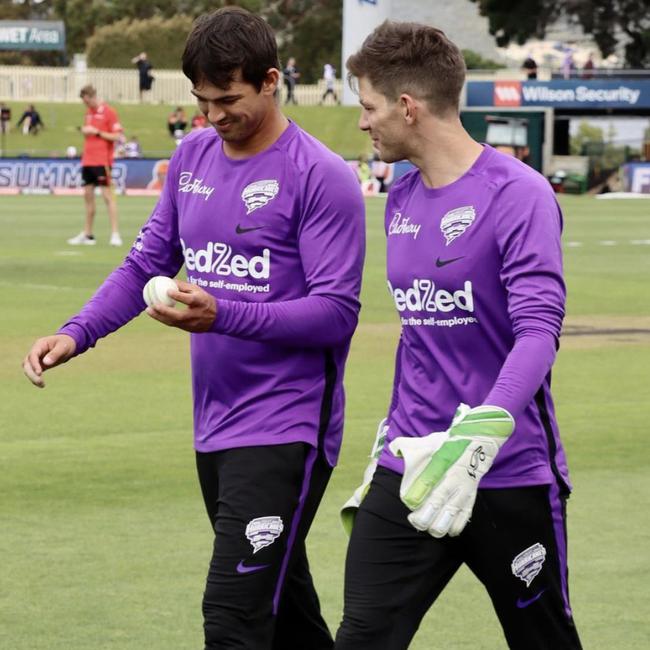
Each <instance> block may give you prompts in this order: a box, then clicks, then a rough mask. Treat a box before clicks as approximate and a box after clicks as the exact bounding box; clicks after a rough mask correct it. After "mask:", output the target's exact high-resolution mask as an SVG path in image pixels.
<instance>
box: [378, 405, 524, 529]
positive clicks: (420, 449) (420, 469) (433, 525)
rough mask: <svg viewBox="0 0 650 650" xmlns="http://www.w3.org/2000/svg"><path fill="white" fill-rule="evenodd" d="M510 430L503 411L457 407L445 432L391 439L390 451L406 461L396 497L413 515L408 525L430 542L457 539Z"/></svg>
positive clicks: (508, 417) (507, 415)
mask: <svg viewBox="0 0 650 650" xmlns="http://www.w3.org/2000/svg"><path fill="white" fill-rule="evenodd" d="M514 427H515V421H514V419H513V417H512V415H510V413H508V411H506V410H505V409H502V408H500V407H497V406H477V407H475V408H470V407H469V406H467V404H461V405H460V406H459V407H458V409H457V410H456V415H455V416H454V419H453V421H452V423H451V426H450V427H449V429H448V430H447V431H441V432H435V433H430V434H429V435H428V436H424V437H423V438H409V437H399V438H395V440H393V441H392V442H391V443H390V450H391V452H392V453H393V454H394V455H395V456H401V457H402V458H404V476H403V477H402V483H401V486H400V498H401V499H402V502H403V503H404V504H405V505H406V506H407V507H408V508H409V509H410V510H412V512H411V514H410V515H409V516H408V520H409V522H410V523H411V524H412V525H413V526H414V527H415V528H417V529H418V530H422V531H428V532H429V534H430V535H433V537H444V536H445V535H447V534H449V535H450V536H451V537H455V536H456V535H460V533H461V532H462V530H463V528H465V526H466V524H467V522H468V521H469V518H470V516H471V514H472V509H473V507H474V501H475V500H476V491H477V489H478V485H479V481H480V480H481V478H482V477H483V475H484V474H485V473H486V472H487V471H488V470H489V469H490V467H491V466H492V463H493V461H494V458H495V457H496V455H497V453H498V452H499V449H500V448H501V446H502V445H503V443H504V442H505V441H506V440H507V439H508V436H510V434H511V433H512V431H513V429H514Z"/></svg>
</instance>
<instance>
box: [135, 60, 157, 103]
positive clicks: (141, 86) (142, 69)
mask: <svg viewBox="0 0 650 650" xmlns="http://www.w3.org/2000/svg"><path fill="white" fill-rule="evenodd" d="M131 63H134V64H135V66H136V68H137V69H138V97H139V98H140V101H142V100H143V98H144V93H147V92H149V91H150V90H151V86H153V82H154V76H153V75H152V74H151V71H152V70H153V66H152V65H151V61H149V57H148V56H147V53H146V52H140V54H138V55H137V56H134V57H133V58H132V59H131Z"/></svg>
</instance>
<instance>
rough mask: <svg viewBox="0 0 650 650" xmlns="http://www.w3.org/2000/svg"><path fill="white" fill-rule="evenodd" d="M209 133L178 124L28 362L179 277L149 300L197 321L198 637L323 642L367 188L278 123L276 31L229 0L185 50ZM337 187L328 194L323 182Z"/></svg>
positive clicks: (56, 358)
mask: <svg viewBox="0 0 650 650" xmlns="http://www.w3.org/2000/svg"><path fill="white" fill-rule="evenodd" d="M183 71H184V72H185V74H186V75H187V76H188V77H189V78H190V80H191V82H192V85H193V88H192V93H193V95H194V96H195V97H196V99H197V102H198V106H199V109H200V110H201V111H202V113H203V114H204V115H205V116H206V118H207V120H208V122H209V123H210V125H211V126H212V127H213V128H206V129H202V130H198V131H195V132H192V133H190V134H189V135H187V136H186V137H185V138H184V139H183V140H182V142H181V144H180V145H179V147H178V148H177V150H176V152H175V153H174V155H173V156H172V159H171V160H170V162H169V169H168V172H167V178H166V182H165V185H164V189H163V192H162V196H161V198H160V201H159V202H158V204H157V206H156V207H155V209H154V211H153V213H152V215H151V217H150V219H149V221H148V222H147V223H146V224H145V225H144V227H143V228H142V231H141V233H140V235H139V237H138V239H137V241H136V243H135V244H134V247H133V249H132V250H131V252H130V253H129V255H128V257H127V259H126V260H125V262H124V263H123V264H122V266H120V267H119V268H118V269H116V270H115V271H114V272H113V274H112V275H111V276H109V278H108V279H107V280H106V282H105V283H104V284H103V285H102V286H101V287H100V289H99V291H98V292H97V293H96V294H95V297H94V298H93V299H92V300H91V301H90V302H89V303H88V304H87V305H86V306H85V307H84V308H83V309H82V311H81V313H80V314H79V315H77V316H75V317H74V318H72V319H71V320H70V321H69V322H68V323H67V324H66V325H65V326H64V327H63V328H62V329H61V330H60V331H59V333H58V334H57V335H55V336H50V337H46V338H44V339H39V341H37V342H36V343H35V345H34V346H33V348H32V350H31V351H30V353H29V354H28V356H27V357H26V359H25V361H24V370H25V373H26V374H27V376H28V377H29V378H30V379H31V381H32V382H33V383H34V384H36V385H37V386H42V385H43V379H42V373H43V371H44V370H46V369H48V368H51V367H53V366H55V365H58V364H59V363H62V362H64V361H66V360H68V359H70V358H71V357H72V356H73V355H76V354H80V353H81V352H84V351H85V350H86V349H88V347H89V346H92V345H94V344H95V343H96V341H97V340H98V338H100V337H101V336H104V335H106V334H108V333H109V332H111V331H113V330H115V329H117V328H119V327H121V326H122V325H123V324H125V323H126V322H127V321H128V320H130V319H131V318H133V317H135V316H136V315H137V314H139V313H140V312H141V311H142V310H143V308H144V306H145V304H144V301H143V298H142V289H143V287H144V285H145V283H146V282H147V281H148V280H149V279H150V278H151V277H154V276H157V275H165V276H171V277H173V276H174V275H176V273H177V272H178V271H179V270H180V268H181V266H182V265H183V264H185V267H186V269H187V273H188V276H189V277H188V280H189V281H188V282H182V281H178V283H177V284H178V287H179V288H178V290H177V291H176V290H173V291H169V296H170V297H172V298H173V299H174V300H176V301H178V302H180V303H183V305H184V306H185V309H182V310H178V309H174V308H171V307H167V306H165V305H162V304H156V305H154V306H153V307H149V308H148V309H147V313H148V314H149V315H150V316H152V317H153V318H155V319H156V320H158V321H160V322H161V323H164V324H166V325H169V326H172V327H178V328H180V329H183V330H186V331H189V332H191V356H192V383H193V393H194V444H195V449H196V463H197V468H198V475H199V482H200V485H201V491H202V493H203V497H204V501H205V506H206V509H207V512H208V516H209V518H210V524H211V527H212V529H213V532H214V534H215V537H214V548H213V555H212V560H211V563H210V569H209V573H208V578H207V585H206V588H205V593H204V599H203V614H204V629H205V647H206V648H219V649H220V650H225V649H234V648H241V649H245V650H269V649H271V648H273V649H274V650H304V649H306V648H309V649H310V650H325V649H329V648H332V646H333V641H332V637H331V635H330V633H329V631H328V629H327V625H326V624H325V622H324V620H323V618H322V616H321V614H320V605H319V601H318V597H317V595H316V591H315V589H314V585H313V582H312V578H311V575H310V571H309V564H308V562H307V555H306V550H305V538H306V535H307V533H308V531H309V528H310V525H311V522H312V520H313V517H314V515H315V513H316V510H317V507H318V505H319V503H320V500H321V498H322V495H323V492H324V490H325V487H326V485H327V483H328V480H329V477H330V474H331V471H332V467H333V466H334V464H335V463H336V460H337V457H338V453H339V448H340V444H341V435H342V428H343V405H344V393H343V371H344V365H345V360H346V357H347V354H348V349H349V343H350V338H351V336H352V333H353V332H354V329H355V327H356V324H357V319H358V311H359V291H360V286H361V271H362V267H363V257H364V220H363V212H364V207H363V200H362V197H361V193H360V191H359V187H358V184H357V182H356V179H355V178H354V175H353V173H352V172H351V170H350V169H349V168H348V166H347V164H346V163H345V162H344V161H343V160H342V159H341V158H340V157H339V156H336V155H335V154H333V153H332V152H331V151H329V150H328V149H326V148H325V147H324V146H323V145H322V144H320V143H319V142H318V141H316V140H315V139H314V138H312V137H311V136H309V135H308V134H307V133H305V132H304V131H302V130H301V129H300V128H299V127H298V126H297V125H296V124H294V123H292V122H289V121H288V120H287V118H286V117H285V116H284V115H283V114H282V112H281V111H280V108H279V101H278V94H279V93H278V90H279V87H280V84H281V83H282V73H281V72H280V69H279V63H278V54H277V46H276V43H275V37H274V35H273V32H272V30H271V28H270V27H269V26H268V25H267V23H266V22H264V20H262V19H261V18H260V17H258V16H255V15H252V14H250V13H248V12H246V11H244V10H243V9H239V8H236V7H227V8H224V9H221V10H219V11H217V12H215V13H213V14H210V15H208V16H203V17H201V18H199V19H198V20H197V22H196V23H195V25H194V27H193V29H192V32H191V33H190V35H189V37H188V40H187V44H186V47H185V51H184V53H183ZM333 188H335V191H332V190H333Z"/></svg>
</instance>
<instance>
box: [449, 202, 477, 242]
mask: <svg viewBox="0 0 650 650" xmlns="http://www.w3.org/2000/svg"><path fill="white" fill-rule="evenodd" d="M475 218H476V210H474V206H472V205H464V206H463V207H462V208H454V209H453V210H450V211H449V212H447V214H446V215H445V216H444V217H443V218H442V219H441V220H440V230H441V231H442V234H443V235H444V236H445V240H446V241H447V244H446V245H447V246H449V244H451V242H453V241H454V239H456V238H457V237H460V236H461V235H462V234H463V233H464V232H465V231H466V230H467V229H468V228H469V227H470V226H471V225H472V224H473V223H474V219H475Z"/></svg>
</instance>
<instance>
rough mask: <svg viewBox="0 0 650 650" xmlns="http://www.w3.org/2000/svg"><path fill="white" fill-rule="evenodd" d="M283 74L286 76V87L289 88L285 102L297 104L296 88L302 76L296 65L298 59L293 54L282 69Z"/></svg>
mask: <svg viewBox="0 0 650 650" xmlns="http://www.w3.org/2000/svg"><path fill="white" fill-rule="evenodd" d="M282 75H283V77H284V85H285V88H286V89H287V98H286V100H285V102H284V103H285V104H297V103H298V101H297V100H296V95H295V90H296V84H297V83H298V79H299V78H300V72H299V71H298V68H297V67H296V60H295V59H294V58H293V57H292V56H290V57H289V58H288V59H287V65H286V66H285V68H284V70H283V71H282Z"/></svg>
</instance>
